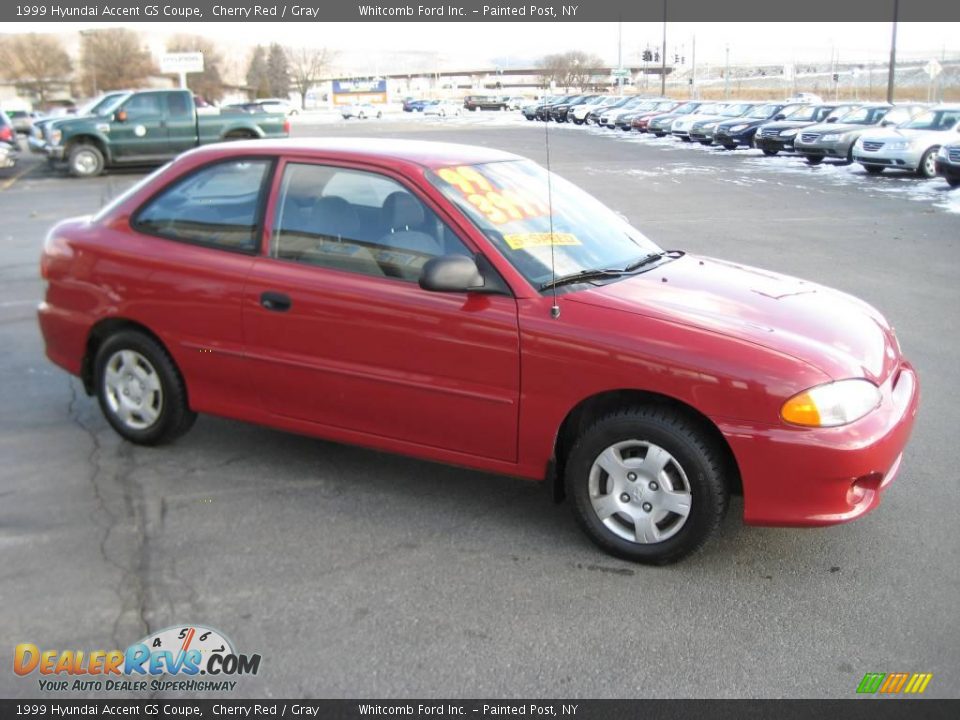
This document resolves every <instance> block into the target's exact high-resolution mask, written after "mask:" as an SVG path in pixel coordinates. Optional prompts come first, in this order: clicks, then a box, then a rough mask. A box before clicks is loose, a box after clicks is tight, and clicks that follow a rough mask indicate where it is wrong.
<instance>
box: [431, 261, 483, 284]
mask: <svg viewBox="0 0 960 720" xmlns="http://www.w3.org/2000/svg"><path fill="white" fill-rule="evenodd" d="M420 287H421V288H423V289H424V290H431V291H433V292H468V291H470V290H483V287H484V281H483V275H481V274H480V268H478V267H477V263H476V261H475V260H474V259H473V258H471V257H466V256H465V255H442V256H440V257H435V258H432V259H430V260H428V261H427V262H426V264H424V266H423V269H422V270H421V271H420Z"/></svg>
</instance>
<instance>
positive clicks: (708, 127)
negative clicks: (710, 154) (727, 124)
mask: <svg viewBox="0 0 960 720" xmlns="http://www.w3.org/2000/svg"><path fill="white" fill-rule="evenodd" d="M718 124H719V123H715V122H712V123H707V124H706V125H704V126H703V129H704V130H713V129H714V128H715V127H716V126H717V125H718Z"/></svg>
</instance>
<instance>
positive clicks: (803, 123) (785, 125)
mask: <svg viewBox="0 0 960 720" xmlns="http://www.w3.org/2000/svg"><path fill="white" fill-rule="evenodd" d="M814 124H815V123H813V122H811V121H810V120H777V121H776V122H768V123H764V125H763V126H764V127H765V128H775V129H777V130H789V129H790V128H805V127H810V126H811V125H814Z"/></svg>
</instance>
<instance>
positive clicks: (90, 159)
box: [67, 143, 105, 177]
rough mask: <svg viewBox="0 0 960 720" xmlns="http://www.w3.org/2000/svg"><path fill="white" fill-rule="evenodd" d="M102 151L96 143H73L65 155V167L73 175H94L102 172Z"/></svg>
mask: <svg viewBox="0 0 960 720" xmlns="http://www.w3.org/2000/svg"><path fill="white" fill-rule="evenodd" d="M104 165H105V163H104V159H103V153H102V152H100V148H98V147H97V146H96V145H90V144H88V143H84V144H81V145H74V146H73V147H72V148H71V149H70V154H69V155H68V156H67V168H68V169H69V170H70V174H71V175H73V176H74V177H94V176H96V175H99V174H100V173H102V172H103V167H104Z"/></svg>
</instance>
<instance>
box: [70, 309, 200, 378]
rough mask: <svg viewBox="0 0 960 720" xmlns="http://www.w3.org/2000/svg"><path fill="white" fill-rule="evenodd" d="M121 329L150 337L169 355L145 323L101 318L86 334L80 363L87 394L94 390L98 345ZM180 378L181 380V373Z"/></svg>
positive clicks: (81, 375)
mask: <svg viewBox="0 0 960 720" xmlns="http://www.w3.org/2000/svg"><path fill="white" fill-rule="evenodd" d="M121 330H136V331H137V332H141V333H143V334H144V335H147V336H149V337H151V338H152V339H153V340H154V341H155V342H156V343H157V344H158V345H160V347H162V348H163V349H164V351H166V353H167V355H170V351H169V350H168V349H167V346H166V344H165V343H164V342H163V340H161V339H160V338H159V337H157V335H156V333H154V332H152V331H151V330H150V329H149V328H148V327H146V326H145V325H141V324H140V323H138V322H134V321H133V320H127V319H125V318H107V319H105V320H101V321H100V322H98V323H97V324H96V325H94V326H93V327H92V328H91V329H90V334H89V335H87V348H86V351H85V352H84V354H83V362H82V363H81V365H80V379H81V380H82V381H83V389H84V390H85V391H86V393H87V395H93V393H94V391H95V390H96V387H95V384H94V378H93V362H94V360H95V359H96V357H97V351H98V350H99V349H100V345H101V344H102V343H103V341H104V340H106V339H107V338H108V337H110V336H111V335H114V334H116V333H118V332H120V331H121ZM171 357H172V356H171ZM174 367H176V363H174ZM177 372H178V373H179V372H180V369H179V368H177ZM180 379H181V380H183V376H182V374H181V377H180ZM184 388H186V381H184Z"/></svg>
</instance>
